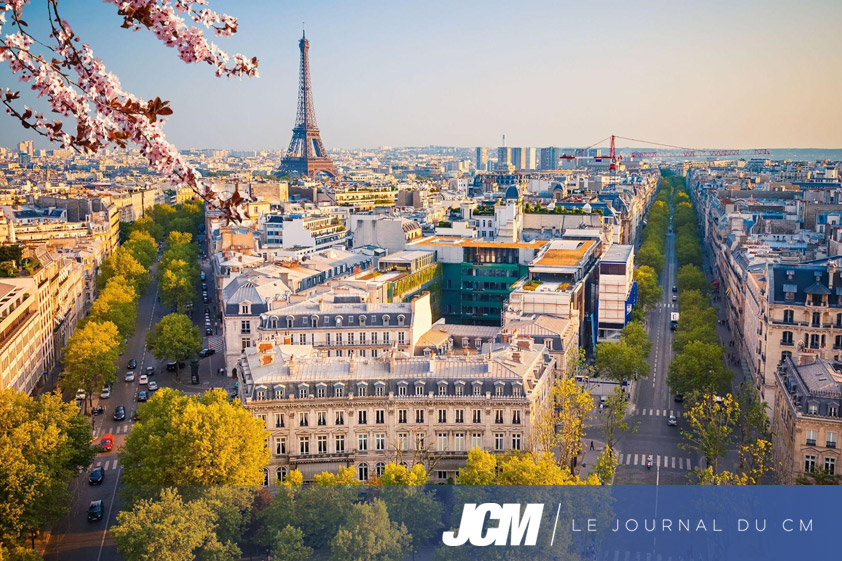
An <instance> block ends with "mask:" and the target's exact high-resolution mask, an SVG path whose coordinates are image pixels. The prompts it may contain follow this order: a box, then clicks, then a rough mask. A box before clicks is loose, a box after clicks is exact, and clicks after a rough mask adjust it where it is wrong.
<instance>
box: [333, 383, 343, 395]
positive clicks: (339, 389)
mask: <svg viewBox="0 0 842 561" xmlns="http://www.w3.org/2000/svg"><path fill="white" fill-rule="evenodd" d="M344 396H345V384H341V383H340V384H334V386H333V397H344Z"/></svg>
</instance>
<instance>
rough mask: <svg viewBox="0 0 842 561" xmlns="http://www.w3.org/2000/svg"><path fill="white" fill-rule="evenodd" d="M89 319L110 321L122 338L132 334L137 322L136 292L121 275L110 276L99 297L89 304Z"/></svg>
mask: <svg viewBox="0 0 842 561" xmlns="http://www.w3.org/2000/svg"><path fill="white" fill-rule="evenodd" d="M89 318H90V320H91V321H95V322H99V323H103V322H106V321H110V322H111V323H113V324H114V325H116V326H117V331H118V332H119V333H120V336H121V337H122V338H123V339H128V338H129V337H131V336H132V335H133V334H134V331H135V324H136V323H137V292H135V289H134V286H132V285H131V283H129V282H127V281H126V279H125V278H123V277H121V276H116V277H111V279H110V280H109V281H108V283H107V284H106V285H105V288H104V289H103V290H102V291H101V292H100V293H99V297H98V298H97V299H96V300H94V303H93V304H92V305H91V315H90V316H89Z"/></svg>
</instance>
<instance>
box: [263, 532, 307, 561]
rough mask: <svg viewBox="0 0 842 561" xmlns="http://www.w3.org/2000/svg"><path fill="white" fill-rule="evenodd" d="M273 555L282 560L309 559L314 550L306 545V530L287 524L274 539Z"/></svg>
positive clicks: (299, 560) (305, 560)
mask: <svg viewBox="0 0 842 561" xmlns="http://www.w3.org/2000/svg"><path fill="white" fill-rule="evenodd" d="M271 547H272V556H273V558H275V559H279V560H281V561H307V559H310V557H312V556H313V550H312V549H311V548H309V547H307V546H306V545H304V532H302V531H301V530H299V529H298V528H295V527H293V526H290V525H289V524H287V526H286V527H284V529H283V530H277V531H276V532H275V535H274V536H273V539H272V546H271Z"/></svg>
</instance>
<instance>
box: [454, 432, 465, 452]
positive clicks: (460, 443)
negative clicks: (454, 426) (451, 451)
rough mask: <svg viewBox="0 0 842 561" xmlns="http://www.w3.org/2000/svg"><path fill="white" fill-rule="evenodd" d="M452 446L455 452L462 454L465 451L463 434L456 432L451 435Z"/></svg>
mask: <svg viewBox="0 0 842 561" xmlns="http://www.w3.org/2000/svg"><path fill="white" fill-rule="evenodd" d="M453 445H454V446H455V447H456V451H457V452H464V451H465V433H464V432H457V433H455V434H454V435H453Z"/></svg>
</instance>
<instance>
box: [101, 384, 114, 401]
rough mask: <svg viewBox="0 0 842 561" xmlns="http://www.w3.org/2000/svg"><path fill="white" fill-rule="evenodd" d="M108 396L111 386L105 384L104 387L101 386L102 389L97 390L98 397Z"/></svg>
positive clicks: (104, 397)
mask: <svg viewBox="0 0 842 561" xmlns="http://www.w3.org/2000/svg"><path fill="white" fill-rule="evenodd" d="M109 397H111V388H109V387H108V386H105V387H104V388H102V391H101V392H99V398H100V399H108V398H109Z"/></svg>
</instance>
